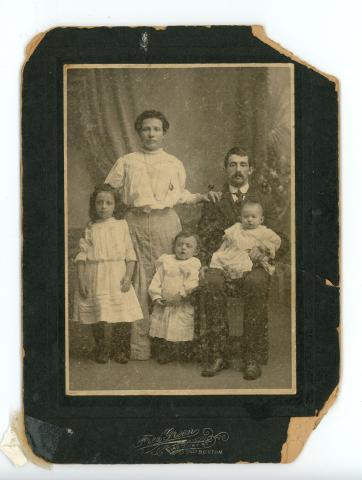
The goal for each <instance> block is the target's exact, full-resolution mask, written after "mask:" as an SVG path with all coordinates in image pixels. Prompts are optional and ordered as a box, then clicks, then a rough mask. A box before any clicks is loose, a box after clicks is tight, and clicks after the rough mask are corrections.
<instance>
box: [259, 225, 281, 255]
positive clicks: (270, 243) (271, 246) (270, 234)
mask: <svg viewBox="0 0 362 480" xmlns="http://www.w3.org/2000/svg"><path fill="white" fill-rule="evenodd" d="M265 234H266V235H265V238H263V240H262V243H263V244H264V246H265V247H267V249H268V250H269V252H268V255H269V257H270V258H275V252H276V251H277V250H279V248H280V245H281V243H282V241H281V239H280V237H279V235H277V234H276V233H275V232H274V231H273V230H271V229H270V228H266V229H265Z"/></svg>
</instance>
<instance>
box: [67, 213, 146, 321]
mask: <svg viewBox="0 0 362 480" xmlns="http://www.w3.org/2000/svg"><path fill="white" fill-rule="evenodd" d="M79 246H80V252H79V253H78V255H77V256H76V258H75V262H79V261H84V262H85V280H86V284H87V286H88V296H87V298H83V297H81V296H80V294H79V292H78V293H77V295H76V299H75V305H74V307H75V309H74V320H76V321H79V322H81V323H87V324H90V323H96V322H108V323H115V322H134V321H135V320H139V319H141V318H142V310H141V307H140V304H139V302H138V300H137V296H136V293H135V291H134V288H133V286H132V285H131V287H130V289H129V291H128V292H122V291H121V283H120V282H121V280H122V279H123V277H124V275H125V273H126V261H136V254H135V251H134V249H133V245H132V240H131V237H130V234H129V230H128V225H127V222H126V221H125V220H116V219H115V218H114V217H111V218H109V219H107V220H105V221H102V222H95V223H92V224H89V226H88V227H87V228H86V230H85V234H84V238H81V240H80V242H79Z"/></svg>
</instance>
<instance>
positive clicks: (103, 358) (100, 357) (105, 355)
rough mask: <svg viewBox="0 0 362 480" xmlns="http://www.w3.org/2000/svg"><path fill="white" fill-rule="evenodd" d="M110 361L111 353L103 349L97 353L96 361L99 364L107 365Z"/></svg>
mask: <svg viewBox="0 0 362 480" xmlns="http://www.w3.org/2000/svg"><path fill="white" fill-rule="evenodd" d="M108 360H109V352H108V351H107V350H106V349H105V348H104V347H103V348H99V349H98V350H97V352H96V357H95V361H96V362H97V363H107V362H108Z"/></svg>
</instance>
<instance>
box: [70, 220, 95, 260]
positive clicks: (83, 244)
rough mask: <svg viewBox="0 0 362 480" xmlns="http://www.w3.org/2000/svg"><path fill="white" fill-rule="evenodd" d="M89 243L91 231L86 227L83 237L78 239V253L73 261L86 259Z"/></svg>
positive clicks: (90, 241) (90, 243)
mask: <svg viewBox="0 0 362 480" xmlns="http://www.w3.org/2000/svg"><path fill="white" fill-rule="evenodd" d="M91 245H92V240H91V231H90V229H89V228H86V230H85V233H84V237H82V238H81V239H80V240H79V253H78V255H77V256H76V257H75V259H74V262H86V261H87V259H88V252H89V248H90V247H91Z"/></svg>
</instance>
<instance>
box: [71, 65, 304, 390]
mask: <svg viewBox="0 0 362 480" xmlns="http://www.w3.org/2000/svg"><path fill="white" fill-rule="evenodd" d="M293 68H294V67H293V65H292V64H286V63H280V64H278V63H275V64H262V63H258V64H171V65H161V64H152V65H143V64H68V65H65V66H64V77H63V80H64V97H63V98H64V212H65V218H64V241H65V259H64V261H65V292H64V295H65V305H66V314H65V352H66V353H65V355H66V358H65V365H66V393H67V395H211V394H212V395H249V394H260V395H268V394H270V395H291V394H295V393H296V391H297V385H296V338H295V335H296V333H295V332H296V305H295V297H296V292H295V289H296V286H295V208H296V205H295V170H294V150H295V145H294V70H293Z"/></svg>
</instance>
